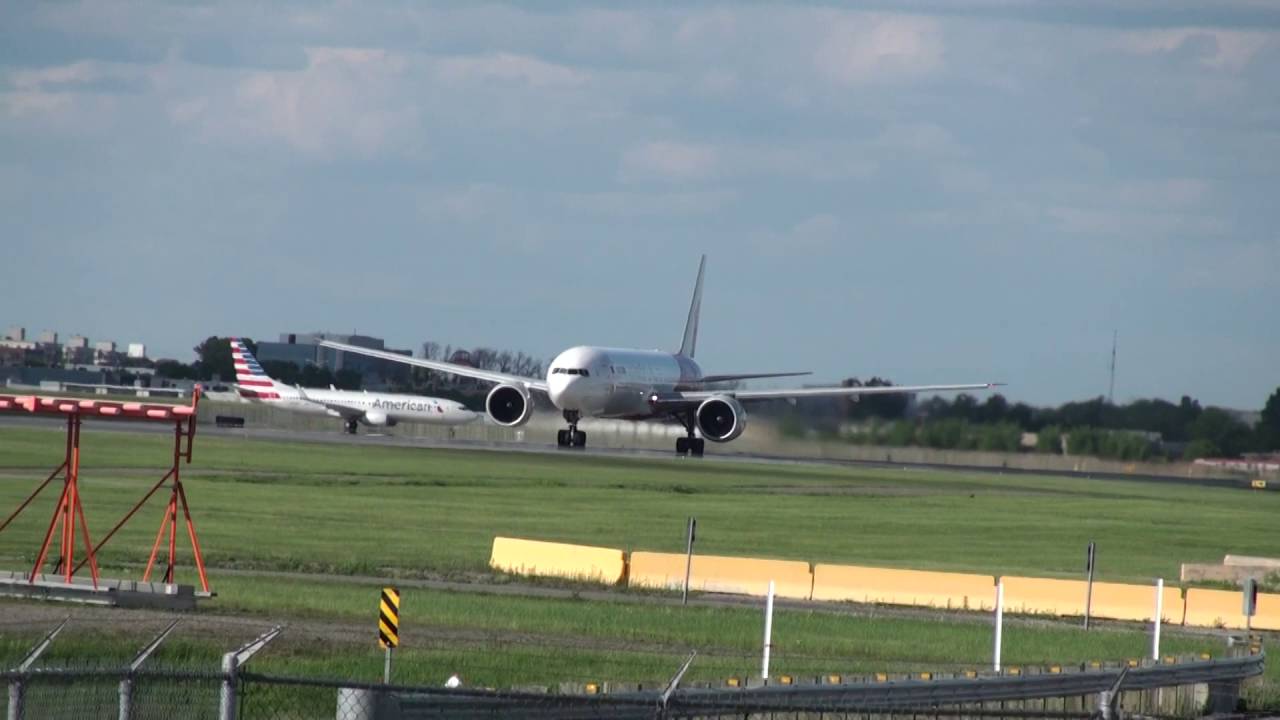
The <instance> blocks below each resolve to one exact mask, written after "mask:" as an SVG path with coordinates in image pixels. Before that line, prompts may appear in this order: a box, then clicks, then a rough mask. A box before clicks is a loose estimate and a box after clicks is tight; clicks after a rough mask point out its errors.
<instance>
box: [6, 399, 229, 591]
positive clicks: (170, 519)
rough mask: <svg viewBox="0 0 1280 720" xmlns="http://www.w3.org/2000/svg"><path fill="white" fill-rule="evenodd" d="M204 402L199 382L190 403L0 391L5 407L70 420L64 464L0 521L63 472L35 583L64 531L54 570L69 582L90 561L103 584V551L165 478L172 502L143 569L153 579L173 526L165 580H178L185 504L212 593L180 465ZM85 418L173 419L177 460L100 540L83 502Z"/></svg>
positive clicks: (187, 457)
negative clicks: (80, 551) (79, 554)
mask: <svg viewBox="0 0 1280 720" xmlns="http://www.w3.org/2000/svg"><path fill="white" fill-rule="evenodd" d="M199 403H200V387H199V386H196V388H195V391H194V392H193V393H192V397H191V404H190V405H166V404H161V403H142V402H122V401H115V400H97V399H77V398H59V397H48V396H42V395H0V412H15V413H28V414H31V415H56V416H63V417H66V419H67V444H66V455H65V457H64V458H63V460H62V464H61V465H59V466H58V467H57V468H55V469H54V470H53V472H51V473H49V476H48V477H46V478H45V479H44V482H42V483H40V485H39V486H37V487H36V489H35V491H34V492H32V493H31V495H29V496H28V497H27V499H26V500H24V501H23V502H22V504H21V505H19V506H18V508H17V509H16V510H14V511H13V513H11V514H10V515H9V517H7V518H5V520H4V522H3V523H0V532H3V531H4V529H5V528H7V527H8V526H9V524H10V523H12V522H13V520H14V519H15V518H17V517H18V516H19V515H20V514H22V511H23V510H26V509H27V507H28V506H29V505H31V503H32V502H33V501H34V500H35V499H36V497H37V496H39V495H40V493H41V492H42V491H43V490H44V489H45V488H46V487H48V485H49V484H50V483H51V482H53V481H54V479H56V478H58V477H59V476H61V477H62V496H61V497H60V498H59V499H58V503H57V505H56V506H55V507H54V511H53V517H52V518H50V520H49V528H48V530H46V531H45V534H44V540H43V542H42V543H41V544H40V550H39V552H38V553H37V554H36V561H35V564H34V565H33V566H32V568H31V575H30V576H29V578H28V582H31V583H35V582H36V578H38V577H39V576H40V575H41V569H42V568H43V567H44V565H45V561H46V560H47V559H48V556H49V550H50V548H51V546H52V542H53V536H54V531H55V530H58V528H59V525H61V532H60V533H59V545H58V558H57V562H56V564H55V570H54V573H55V574H58V575H61V576H62V579H63V581H64V582H67V583H71V582H72V579H73V577H74V576H75V573H76V572H78V571H79V570H81V569H82V568H83V567H84V566H85V565H86V564H87V565H88V566H89V574H90V577H91V578H92V581H93V587H94V588H95V589H96V588H97V587H98V552H99V551H100V550H101V549H102V546H103V545H105V544H106V543H107V541H108V540H110V539H111V538H112V536H114V535H115V534H116V531H118V530H119V529H120V528H122V527H124V524H125V523H126V522H128V521H129V519H130V518H132V517H133V516H134V514H135V513H137V512H138V510H140V509H142V506H143V505H145V504H146V502H147V501H148V500H150V499H151V496H152V495H155V494H156V492H157V491H158V490H160V488H161V487H164V485H165V483H169V484H170V493H169V504H168V506H167V507H166V508H165V513H164V517H163V518H162V519H161V521H160V530H159V532H157V533H156V541H155V543H154V544H153V545H152V546H151V556H150V557H149V558H148V560H147V569H146V572H145V573H144V574H143V576H142V579H143V581H144V582H149V581H150V580H151V572H152V570H153V569H154V567H155V564H156V557H157V556H158V555H159V554H160V547H161V542H162V541H164V540H165V533H166V531H168V543H167V544H168V562H167V565H166V567H165V572H164V580H163V582H165V583H173V579H174V569H175V567H176V566H177V550H178V508H179V507H181V508H182V515H183V519H184V520H185V521H186V526H187V537H188V538H189V539H190V540H191V550H192V553H193V554H194V556H195V565H196V570H197V571H198V572H199V574H200V586H201V589H202V590H203V591H204V592H205V593H208V592H209V578H208V575H207V574H206V572H205V568H204V557H203V556H202V555H201V554H200V540H199V537H198V536H197V535H196V526H195V523H194V522H193V521H192V520H191V509H190V507H189V506H188V505H187V493H186V490H184V489H183V487H182V477H181V472H180V468H181V466H182V464H183V462H184V461H185V462H186V463H187V464H190V462H191V449H192V445H193V443H194V442H195V436H196V408H197V406H198V405H199ZM84 418H105V419H117V420H137V421H144V422H171V423H173V463H172V465H171V466H170V467H169V472H167V473H165V475H164V477H162V478H160V481H159V482H157V483H156V484H155V485H153V486H152V487H151V489H150V490H148V491H147V493H146V494H145V495H143V496H142V499H141V500H139V501H138V502H137V503H136V504H135V505H134V506H133V508H132V509H130V510H129V512H127V513H125V515H124V517H123V518H121V519H120V521H119V522H118V523H116V525H115V527H113V528H111V530H110V531H109V532H107V534H106V535H105V536H103V538H102V540H100V541H99V542H98V543H97V544H96V545H95V544H94V543H93V541H92V540H91V539H90V536H89V525H88V523H87V522H86V521H85V512H84V505H83V504H82V502H81V496H80V426H81V421H82V419H84ZM77 526H78V528H79V532H80V535H81V539H82V541H83V543H84V551H85V554H84V557H83V558H82V559H81V560H80V562H79V563H78V564H77V563H76V540H77V539H76V532H77Z"/></svg>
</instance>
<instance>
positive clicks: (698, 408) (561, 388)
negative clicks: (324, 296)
mask: <svg viewBox="0 0 1280 720" xmlns="http://www.w3.org/2000/svg"><path fill="white" fill-rule="evenodd" d="M706 266H707V257H706V256H705V255H703V256H702V261H701V263H700V264H699V265H698V280H697V282H696V283H695V284H694V286H693V302H692V303H691V304H690V305H689V317H688V319H687V320H686V322H685V326H684V340H683V342H681V343H680V349H679V350H678V351H676V352H674V353H670V352H662V351H660V350H630V349H619V348H607V347H594V346H590V345H583V346H578V347H572V348H569V349H568V350H565V351H564V352H562V353H560V354H559V355H557V356H556V358H555V360H553V361H552V362H551V366H550V367H549V368H548V369H547V377H546V379H545V380H538V379H536V378H527V377H520V376H518V375H509V374H506V373H500V372H493V371H491V370H478V369H476V368H472V367H465V366H462V365H455V364H453V363H448V362H441V361H439V360H426V359H421V358H410V357H405V356H404V355H397V354H395V353H389V352H384V351H381V350H372V349H369V348H362V347H356V346H354V345H346V344H344V343H338V342H332V341H328V340H325V341H322V342H321V343H320V344H321V345H323V346H325V347H330V348H333V349H335V350H342V351H344V352H352V353H358V354H361V355H368V356H370V357H376V358H382V359H384V360H391V361H394V362H402V363H407V364H409V365H416V366H418V367H424V368H428V369H431V370H437V371H441V372H447V373H453V374H454V375H462V376H464V377H470V378H476V379H478V380H484V381H486V382H491V383H494V388H493V390H491V391H489V395H488V397H487V398H485V411H486V412H487V413H488V414H489V417H490V418H491V419H492V420H493V421H494V422H496V423H498V424H499V425H506V426H508V427H514V426H518V425H523V424H525V423H526V422H528V421H529V417H530V415H531V414H532V411H533V403H532V402H531V395H532V393H535V392H537V393H540V394H542V395H545V396H547V397H548V398H550V399H551V404H552V405H554V406H555V407H556V408H557V409H558V410H560V412H561V413H562V414H563V415H564V419H565V422H567V423H568V425H569V427H568V428H567V429H564V430H560V431H559V432H558V433H557V434H556V444H558V445H559V446H561V447H585V446H586V444H587V434H586V433H585V432H582V431H581V430H579V429H578V421H579V420H581V419H582V418H583V417H593V418H620V419H628V420H651V419H656V420H675V421H677V422H679V423H680V424H681V425H683V426H684V429H685V432H686V436H685V437H682V438H678V439H677V440H676V452H677V453H678V454H681V455H686V454H692V455H702V454H703V450H704V449H705V447H706V445H705V440H711V441H712V442H720V443H723V442H729V441H730V440H733V439H734V438H737V437H738V436H739V435H741V434H742V431H743V429H745V428H746V425H747V413H746V410H745V409H744V408H743V403H749V402H752V401H755V400H773V399H778V398H799V397H820V396H846V397H848V396H857V395H873V394H887V393H918V392H948V391H956V390H986V389H990V388H992V387H995V386H996V385H998V384H999V383H980V384H971V385H915V386H906V385H895V386H891V387H817V388H795V389H790V390H715V389H711V388H710V387H709V386H710V385H712V384H713V383H720V382H727V381H732V380H751V379H756V378H776V377H793V376H796V375H808V374H809V373H807V372H791V373H746V374H735V375H704V374H703V372H702V368H700V367H699V366H698V364H697V363H696V362H694V360H693V355H694V350H695V349H696V345H697V342H698V315H699V313H700V311H701V308H702V279H703V276H704V274H705V272H706ZM699 436H701V437H699Z"/></svg>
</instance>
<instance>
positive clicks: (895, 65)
mask: <svg viewBox="0 0 1280 720" xmlns="http://www.w3.org/2000/svg"><path fill="white" fill-rule="evenodd" d="M942 54H943V41H942V33H941V31H940V29H939V25H938V22H937V21H936V20H933V19H931V18H925V17H917V16H908V15H870V14H855V15H852V16H836V17H832V18H831V22H830V23H829V24H827V25H826V28H825V31H824V33H823V37H822V39H821V40H820V41H819V43H818V45H817V49H816V50H815V51H814V53H813V63H814V67H815V68H816V69H817V71H818V72H819V73H821V74H822V75H824V76H826V77H827V78H829V79H830V80H832V81H834V82H836V83H838V84H842V85H858V84H862V83H866V82H876V81H883V80H891V79H895V78H899V77H912V76H918V75H924V74H927V73H930V72H932V71H934V70H937V69H938V68H939V67H940V66H941V64H942Z"/></svg>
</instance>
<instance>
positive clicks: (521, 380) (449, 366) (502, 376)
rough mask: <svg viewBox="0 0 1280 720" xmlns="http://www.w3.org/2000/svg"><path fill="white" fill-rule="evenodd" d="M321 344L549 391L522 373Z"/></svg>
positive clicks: (345, 350)
mask: <svg viewBox="0 0 1280 720" xmlns="http://www.w3.org/2000/svg"><path fill="white" fill-rule="evenodd" d="M320 345H322V346H323V347H327V348H332V349H334V350H341V351H343V352H351V353H356V354H357V355H367V356H368V357H375V358H379V359H381V360H390V361H391V362H399V363H404V364H406V365H414V366H416V367H423V368H427V369H428V370H436V371H439V372H446V373H452V374H454V375H461V376H463V377H469V378H475V379H477V380H484V381H486V382H491V383H499V384H503V385H521V386H523V387H526V388H529V389H532V390H540V391H542V392H544V393H545V392H547V383H546V381H545V380H538V379H536V378H527V377H523V376H521V375H511V374H509V373H501V372H494V371H492V370H481V369H479V368H473V367H467V366H466V365H456V364H454V363H449V362H444V361H441V360H427V359H425V358H415V357H408V356H405V355H401V354H399V353H393V352H387V351H385V350H374V349H372V348H365V347H357V346H355V345H347V344H345V343H340V342H333V341H332V340H322V341H320Z"/></svg>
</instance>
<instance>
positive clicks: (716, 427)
mask: <svg viewBox="0 0 1280 720" xmlns="http://www.w3.org/2000/svg"><path fill="white" fill-rule="evenodd" d="M695 417H696V418H697V420H698V431H699V432H701V433H702V437H704V438H706V439H708V440H710V441H712V442H729V441H730V440H733V439H734V438H736V437H738V436H739V435H741V434H742V431H743V430H745V429H747V412H746V410H743V409H742V403H740V402H738V401H737V399H736V398H732V397H729V396H728V395H717V396H716V397H713V398H707V399H706V400H703V401H702V404H701V405H699V406H698V411H697V413H695Z"/></svg>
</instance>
